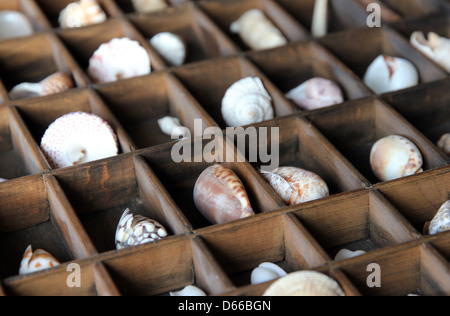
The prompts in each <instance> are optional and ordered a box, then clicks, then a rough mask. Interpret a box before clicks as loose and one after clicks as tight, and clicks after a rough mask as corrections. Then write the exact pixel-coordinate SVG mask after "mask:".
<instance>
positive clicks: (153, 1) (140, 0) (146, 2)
mask: <svg viewBox="0 0 450 316" xmlns="http://www.w3.org/2000/svg"><path fill="white" fill-rule="evenodd" d="M132 3H133V7H134V10H135V11H136V12H139V13H152V12H158V11H162V10H165V9H167V8H168V7H169V5H168V4H167V2H166V0H132Z"/></svg>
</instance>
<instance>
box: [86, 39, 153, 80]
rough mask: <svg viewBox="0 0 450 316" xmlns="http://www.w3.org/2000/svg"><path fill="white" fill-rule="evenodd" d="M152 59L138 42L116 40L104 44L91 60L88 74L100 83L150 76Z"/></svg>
mask: <svg viewBox="0 0 450 316" xmlns="http://www.w3.org/2000/svg"><path fill="white" fill-rule="evenodd" d="M150 72H151V68H150V57H149V56H148V54H147V51H146V50H145V49H144V48H143V47H142V46H141V45H140V44H139V42H137V41H133V40H131V39H129V38H126V37H125V38H120V39H119V38H115V39H113V40H111V41H110V42H108V43H105V44H102V45H101V46H100V47H99V49H98V50H97V51H95V53H94V55H93V56H92V57H91V59H90V60H89V68H88V73H89V75H90V77H91V78H92V79H93V80H94V81H95V82H99V83H105V82H114V81H117V80H120V79H127V78H133V77H137V76H144V75H148V74H149V73H150Z"/></svg>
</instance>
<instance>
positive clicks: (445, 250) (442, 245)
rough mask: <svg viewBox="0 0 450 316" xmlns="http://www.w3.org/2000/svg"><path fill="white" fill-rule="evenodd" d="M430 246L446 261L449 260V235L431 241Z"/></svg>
mask: <svg viewBox="0 0 450 316" xmlns="http://www.w3.org/2000/svg"><path fill="white" fill-rule="evenodd" d="M430 244H431V246H433V248H435V249H436V250H437V251H438V252H439V253H440V254H441V255H443V256H444V257H445V258H446V259H447V260H450V234H446V235H440V236H439V238H436V239H433V240H432V241H431V243H430Z"/></svg>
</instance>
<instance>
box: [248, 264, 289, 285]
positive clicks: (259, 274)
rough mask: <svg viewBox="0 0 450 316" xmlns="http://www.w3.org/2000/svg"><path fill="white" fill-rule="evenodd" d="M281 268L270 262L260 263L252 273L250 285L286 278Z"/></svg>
mask: <svg viewBox="0 0 450 316" xmlns="http://www.w3.org/2000/svg"><path fill="white" fill-rule="evenodd" d="M286 275H287V273H286V271H284V270H283V269H282V268H280V267H279V266H277V265H276V264H274V263H271V262H264V263H261V264H260V265H259V266H258V267H257V268H255V269H254V270H253V271H252V275H251V284H253V285H254V284H261V283H265V282H269V281H272V280H275V279H278V278H281V277H284V276H286Z"/></svg>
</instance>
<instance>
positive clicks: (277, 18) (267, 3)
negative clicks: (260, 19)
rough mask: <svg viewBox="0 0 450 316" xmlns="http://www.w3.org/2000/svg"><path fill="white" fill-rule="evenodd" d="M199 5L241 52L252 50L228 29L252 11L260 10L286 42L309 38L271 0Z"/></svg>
mask: <svg viewBox="0 0 450 316" xmlns="http://www.w3.org/2000/svg"><path fill="white" fill-rule="evenodd" d="M199 5H200V8H201V9H203V10H204V11H205V12H206V13H207V14H208V15H209V16H210V17H211V18H212V19H213V21H215V22H216V23H217V24H218V25H219V26H220V28H221V29H222V30H223V31H224V32H225V34H227V35H228V36H229V37H230V38H231V39H232V40H233V41H234V42H235V43H236V44H237V45H238V46H239V47H240V48H241V49H242V50H243V51H248V50H252V49H251V48H250V47H249V46H247V44H245V43H244V41H243V40H242V39H241V37H240V36H239V35H238V34H235V33H232V32H231V29H230V27H231V25H232V23H233V22H235V21H237V20H238V19H239V18H240V17H241V16H242V15H243V14H244V13H246V12H247V11H249V10H252V9H259V10H261V11H262V12H263V13H264V14H265V16H266V17H267V18H268V19H269V20H270V21H271V22H272V23H273V24H274V26H275V27H276V28H277V29H278V30H279V31H280V32H281V33H282V34H283V36H284V37H285V38H286V40H287V41H288V42H291V43H295V42H299V41H304V40H307V39H308V38H309V37H308V32H307V31H306V30H305V29H304V28H303V26H301V25H300V24H299V23H298V22H297V21H296V20H295V19H294V18H293V17H292V16H290V15H289V14H287V12H286V11H284V10H283V9H282V8H281V7H280V6H279V5H278V3H276V2H275V1H272V0H248V1H239V0H227V1H224V0H220V1H204V2H201V3H199Z"/></svg>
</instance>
